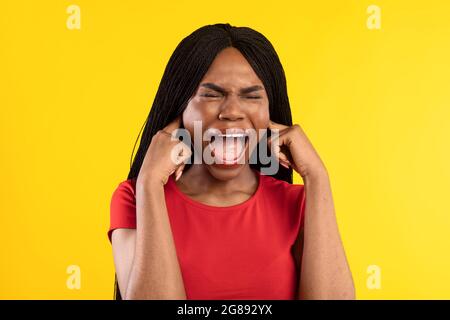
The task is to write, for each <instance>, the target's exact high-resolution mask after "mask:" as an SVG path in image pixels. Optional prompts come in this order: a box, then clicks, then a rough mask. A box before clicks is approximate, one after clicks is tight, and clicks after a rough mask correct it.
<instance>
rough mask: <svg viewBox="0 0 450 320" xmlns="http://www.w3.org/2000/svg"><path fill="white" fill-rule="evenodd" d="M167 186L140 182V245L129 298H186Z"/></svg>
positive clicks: (138, 217) (126, 297) (128, 289)
mask: <svg viewBox="0 0 450 320" xmlns="http://www.w3.org/2000/svg"><path fill="white" fill-rule="evenodd" d="M163 186H164V185H163V184H162V183H159V182H152V181H148V182H147V181H145V182H143V183H139V184H137V185H136V247H135V253H134V259H133V262H132V266H131V269H130V275H129V280H128V283H127V287H126V291H125V299H170V300H178V299H186V293H185V289H184V284H183V278H182V275H181V270H180V266H179V263H178V258H177V254H176V249H175V243H174V240H173V235H172V230H171V227H170V221H169V216H168V214H167V207H166V202H165V199H164V188H163Z"/></svg>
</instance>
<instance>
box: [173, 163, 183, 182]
mask: <svg viewBox="0 0 450 320" xmlns="http://www.w3.org/2000/svg"><path fill="white" fill-rule="evenodd" d="M185 166H186V164H185V163H184V162H183V163H182V164H181V165H180V166H179V167H178V168H176V169H175V181H178V179H180V177H181V175H182V174H183V170H184V167H185Z"/></svg>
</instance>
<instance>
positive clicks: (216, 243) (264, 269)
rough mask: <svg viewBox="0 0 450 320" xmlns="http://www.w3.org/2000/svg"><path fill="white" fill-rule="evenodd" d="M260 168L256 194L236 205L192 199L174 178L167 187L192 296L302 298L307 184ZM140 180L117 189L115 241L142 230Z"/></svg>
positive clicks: (113, 223) (113, 215) (113, 211)
mask: <svg viewBox="0 0 450 320" xmlns="http://www.w3.org/2000/svg"><path fill="white" fill-rule="evenodd" d="M255 172H257V174H258V177H259V185H258V188H257V190H256V192H255V194H254V195H253V196H251V197H250V198H249V199H248V200H246V201H245V202H242V203H240V204H237V205H233V206H229V207H215V206H210V205H206V204H203V203H201V202H198V201H196V200H193V199H191V198H189V197H188V196H187V195H185V194H184V193H182V192H181V191H180V190H179V189H178V186H177V185H176V184H175V180H174V178H173V176H170V178H169V180H168V182H167V184H166V185H165V186H164V192H165V199H166V206H167V210H168V215H169V220H170V224H171V228H172V233H173V237H174V241H175V247H176V251H177V256H178V261H179V263H180V267H181V272H182V275H183V281H184V286H185V289H186V295H187V298H188V299H197V300H209V299H217V300H220V299H223V300H232V299H242V300H245V299H247V300H252V299H261V300H263V299H274V300H276V299H285V300H288V299H295V293H296V290H297V287H298V270H297V268H296V265H295V260H294V256H293V251H291V250H292V246H293V244H294V242H295V240H296V237H297V235H298V232H299V230H300V228H303V222H304V212H305V192H304V185H296V184H289V183H287V182H285V181H281V180H278V179H275V178H273V177H271V176H265V175H261V174H260V173H259V171H256V170H255ZM135 181H136V180H135V179H130V180H126V181H123V182H121V183H120V184H119V185H118V187H117V188H116V190H115V191H114V193H113V196H112V199H111V224H110V229H109V231H108V237H109V240H110V241H111V234H112V231H113V230H114V229H117V228H132V229H135V228H136V199H135V186H136V185H135ZM300 250H301V249H300Z"/></svg>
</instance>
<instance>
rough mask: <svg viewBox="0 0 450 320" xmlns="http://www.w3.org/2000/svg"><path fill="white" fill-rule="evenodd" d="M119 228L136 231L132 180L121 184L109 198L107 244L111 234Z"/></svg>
mask: <svg viewBox="0 0 450 320" xmlns="http://www.w3.org/2000/svg"><path fill="white" fill-rule="evenodd" d="M119 228H126V229H136V197H135V188H134V186H133V184H132V180H126V181H124V182H121V183H120V184H119V185H118V186H117V188H116V189H115V190H114V192H113V195H112V197H111V204H110V226H109V230H108V239H109V242H111V236H112V232H113V231H114V230H115V229H119Z"/></svg>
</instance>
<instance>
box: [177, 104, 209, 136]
mask: <svg viewBox="0 0 450 320" xmlns="http://www.w3.org/2000/svg"><path fill="white" fill-rule="evenodd" d="M208 110H210V108H207V107H206V106H204V105H202V104H201V103H199V102H198V101H196V100H195V98H194V99H192V100H191V101H190V102H189V103H188V105H187V106H186V109H184V111H183V124H184V127H185V128H186V129H187V130H188V131H189V133H190V134H191V136H192V137H193V134H194V121H201V125H202V128H205V127H207V126H208V125H209V123H210V122H211V121H214V119H215V115H214V114H212V113H211V112H210V111H209V112H208ZM197 125H198V124H197Z"/></svg>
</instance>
